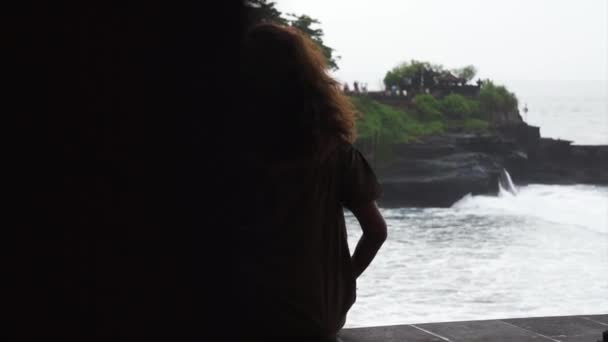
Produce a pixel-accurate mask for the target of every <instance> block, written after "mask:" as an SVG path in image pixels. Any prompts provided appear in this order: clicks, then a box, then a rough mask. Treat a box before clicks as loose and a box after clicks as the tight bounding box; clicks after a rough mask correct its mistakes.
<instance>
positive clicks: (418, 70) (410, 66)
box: [384, 59, 477, 88]
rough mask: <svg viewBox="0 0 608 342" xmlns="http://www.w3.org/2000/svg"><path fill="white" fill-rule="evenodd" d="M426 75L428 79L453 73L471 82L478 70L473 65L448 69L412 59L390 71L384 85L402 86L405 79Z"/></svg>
mask: <svg viewBox="0 0 608 342" xmlns="http://www.w3.org/2000/svg"><path fill="white" fill-rule="evenodd" d="M423 73H425V74H426V75H427V76H425V77H426V78H427V79H428V78H430V77H429V76H431V75H442V74H447V73H452V74H453V75H454V76H456V77H460V78H463V79H465V80H466V81H467V82H469V81H471V80H472V79H473V78H474V77H475V75H476V74H477V68H475V67H474V66H473V65H467V66H465V67H462V68H456V69H446V68H445V67H444V66H443V65H441V64H433V63H431V62H427V61H418V60H415V59H412V60H411V61H409V62H402V63H400V64H399V65H397V66H396V67H394V68H393V69H391V70H389V71H388V72H387V73H386V75H385V76H384V85H385V86H386V87H387V88H390V87H392V86H393V85H396V86H400V85H401V82H402V81H403V79H404V78H409V79H414V78H416V77H419V76H420V75H421V74H423Z"/></svg>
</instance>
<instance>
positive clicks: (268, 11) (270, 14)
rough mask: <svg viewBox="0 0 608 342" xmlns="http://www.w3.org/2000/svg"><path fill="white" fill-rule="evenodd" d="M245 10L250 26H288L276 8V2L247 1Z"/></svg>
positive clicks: (265, 0) (264, 0)
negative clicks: (272, 24)
mask: <svg viewBox="0 0 608 342" xmlns="http://www.w3.org/2000/svg"><path fill="white" fill-rule="evenodd" d="M245 9H246V12H247V13H246V16H247V22H248V25H255V24H258V23H261V22H273V23H277V24H281V25H287V24H288V23H287V20H286V19H285V18H283V17H282V13H281V12H280V11H279V10H278V9H276V8H275V3H274V2H268V1H267V0H246V1H245Z"/></svg>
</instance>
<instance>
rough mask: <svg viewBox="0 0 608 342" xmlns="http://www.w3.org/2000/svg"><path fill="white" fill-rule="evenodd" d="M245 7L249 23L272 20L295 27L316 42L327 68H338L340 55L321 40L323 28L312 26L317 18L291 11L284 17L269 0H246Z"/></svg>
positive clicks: (316, 22)
mask: <svg viewBox="0 0 608 342" xmlns="http://www.w3.org/2000/svg"><path fill="white" fill-rule="evenodd" d="M245 7H246V9H247V18H248V24H249V25H254V24H257V23H261V22H273V23H277V24H280V25H286V26H291V27H295V28H297V29H298V30H300V31H301V32H303V33H304V34H305V35H307V36H308V37H309V38H310V39H311V40H312V41H313V42H315V43H317V45H318V46H319V48H320V49H321V51H322V52H323V55H324V56H325V59H326V61H327V66H328V67H329V69H331V70H338V64H337V60H339V59H340V57H339V56H336V55H335V54H334V49H332V48H330V47H328V46H327V45H325V43H324V42H323V35H324V33H323V30H322V29H320V28H313V27H312V26H313V25H319V24H320V22H319V21H318V20H317V19H313V18H311V17H309V16H307V15H296V14H291V13H290V14H287V18H285V17H284V16H283V13H281V12H280V11H279V10H278V9H276V7H275V3H274V2H273V1H269V0H246V1H245Z"/></svg>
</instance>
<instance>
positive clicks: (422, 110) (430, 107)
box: [414, 94, 443, 122]
mask: <svg viewBox="0 0 608 342" xmlns="http://www.w3.org/2000/svg"><path fill="white" fill-rule="evenodd" d="M414 105H415V106H416V114H417V116H418V119H420V120H422V121H425V122H428V121H435V120H443V114H442V113H441V104H440V103H439V101H437V100H436V99H435V98H434V97H433V96H431V95H428V94H421V95H416V97H414Z"/></svg>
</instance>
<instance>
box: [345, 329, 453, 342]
mask: <svg viewBox="0 0 608 342" xmlns="http://www.w3.org/2000/svg"><path fill="white" fill-rule="evenodd" d="M338 337H339V339H340V340H341V341H342V342H392V341H395V342H397V341H398V342H402V341H407V342H445V340H442V339H440V338H438V337H436V336H433V335H431V334H427V333H425V332H423V331H421V330H419V329H416V328H414V327H412V326H410V325H392V326H383V327H370V328H352V329H344V330H342V331H341V332H340V334H339V335H338Z"/></svg>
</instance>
